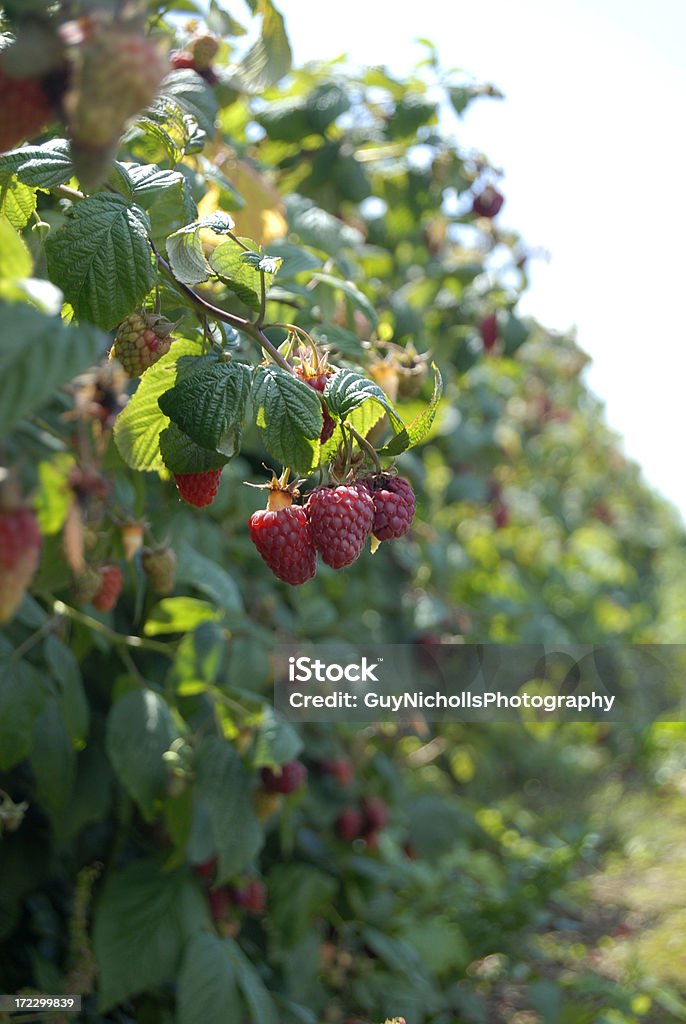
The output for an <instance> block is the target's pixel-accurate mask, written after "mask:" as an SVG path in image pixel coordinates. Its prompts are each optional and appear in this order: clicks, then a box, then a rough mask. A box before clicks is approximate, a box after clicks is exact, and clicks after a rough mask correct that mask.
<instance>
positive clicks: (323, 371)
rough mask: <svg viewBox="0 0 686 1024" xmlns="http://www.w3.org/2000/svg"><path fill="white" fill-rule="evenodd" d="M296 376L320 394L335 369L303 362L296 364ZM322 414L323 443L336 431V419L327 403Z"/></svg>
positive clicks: (320, 438)
mask: <svg viewBox="0 0 686 1024" xmlns="http://www.w3.org/2000/svg"><path fill="white" fill-rule="evenodd" d="M294 373H295V376H296V377H298V378H299V379H300V380H302V381H304V382H305V384H308V385H309V386H310V387H311V388H314V390H315V391H318V392H319V393H320V394H322V392H323V391H324V388H325V387H326V382H327V380H328V379H329V377H331V376H332V375H333V370H330V369H329V368H328V367H327V366H326V365H325V364H320V365H319V367H316V368H315V367H312V366H311V365H310V364H309V363H306V362H304V363H302V365H301V366H296V368H295V370H294ZM322 415H323V417H324V423H323V425H322V432H321V434H320V435H319V440H320V441H321V443H322V444H324V442H325V441H328V440H329V438H330V437H331V435H332V434H333V432H334V429H335V426H336V421H335V420H334V419H333V417H332V416H331V414H330V413H329V410H328V409H327V408H326V406H325V405H322Z"/></svg>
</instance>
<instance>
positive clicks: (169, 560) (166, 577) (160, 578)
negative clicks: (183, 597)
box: [142, 547, 176, 594]
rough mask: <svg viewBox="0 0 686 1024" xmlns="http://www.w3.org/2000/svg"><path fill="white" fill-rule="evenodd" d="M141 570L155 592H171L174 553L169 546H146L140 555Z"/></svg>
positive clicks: (174, 569)
mask: <svg viewBox="0 0 686 1024" xmlns="http://www.w3.org/2000/svg"><path fill="white" fill-rule="evenodd" d="M142 563H143V571H144V573H145V575H146V577H147V580H148V584H149V586H150V589H151V590H152V591H153V592H154V593H155V594H171V593H172V591H173V590H174V584H175V582H176V555H175V554H174V552H173V551H172V549H171V548H167V547H160V548H146V549H145V550H144V551H143V556H142Z"/></svg>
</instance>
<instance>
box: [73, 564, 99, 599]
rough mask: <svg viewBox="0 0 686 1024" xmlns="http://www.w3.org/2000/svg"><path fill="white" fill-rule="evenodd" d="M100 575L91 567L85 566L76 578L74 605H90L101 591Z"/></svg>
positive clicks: (74, 582)
mask: <svg viewBox="0 0 686 1024" xmlns="http://www.w3.org/2000/svg"><path fill="white" fill-rule="evenodd" d="M100 583H101V579H100V573H99V572H98V570H97V569H94V568H93V567H92V566H91V565H84V567H83V568H82V569H80V570H79V572H77V573H76V575H75V576H74V580H73V583H72V599H73V601H74V604H90V603H91V601H92V600H93V598H94V597H95V595H96V594H97V592H98V590H99V589H100Z"/></svg>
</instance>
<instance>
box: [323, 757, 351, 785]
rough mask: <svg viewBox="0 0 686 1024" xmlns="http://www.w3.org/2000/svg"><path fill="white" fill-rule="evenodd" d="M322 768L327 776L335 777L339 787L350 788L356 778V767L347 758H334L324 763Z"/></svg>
mask: <svg viewBox="0 0 686 1024" xmlns="http://www.w3.org/2000/svg"><path fill="white" fill-rule="evenodd" d="M320 768H321V770H322V772H323V773H324V774H325V775H333V777H334V778H335V779H336V782H337V783H338V785H339V786H349V785H350V783H351V782H352V781H353V779H354V778H355V765H354V764H353V763H352V761H349V760H348V758H347V757H332V758H331V760H329V761H322V762H321V763H320Z"/></svg>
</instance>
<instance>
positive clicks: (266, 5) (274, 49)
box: [234, 0, 292, 93]
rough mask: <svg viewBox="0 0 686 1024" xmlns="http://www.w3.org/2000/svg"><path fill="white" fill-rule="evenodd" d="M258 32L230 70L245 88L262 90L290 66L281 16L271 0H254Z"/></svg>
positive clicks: (288, 50) (289, 49)
mask: <svg viewBox="0 0 686 1024" xmlns="http://www.w3.org/2000/svg"><path fill="white" fill-rule="evenodd" d="M257 10H258V12H259V13H260V14H261V15H262V34H261V36H260V38H259V39H258V40H257V42H256V43H255V45H254V46H253V47H252V49H250V50H249V51H248V53H247V54H246V55H245V57H244V58H243V60H242V61H241V63H240V64H239V65H238V67H237V68H236V70H235V72H234V77H235V78H237V79H238V83H239V87H240V88H241V89H242V90H244V91H245V92H250V93H260V92H264V90H265V89H268V88H269V87H270V86H271V85H276V83H277V82H279V81H280V80H281V79H282V78H283V76H284V75H286V74H288V72H289V71H290V69H291V59H292V58H291V47H290V44H289V42H288V36H287V35H286V28H285V25H284V21H283V18H282V16H281V15H280V14H279V12H278V11H277V9H276V7H274V4H273V3H272V0H258V3H257Z"/></svg>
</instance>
